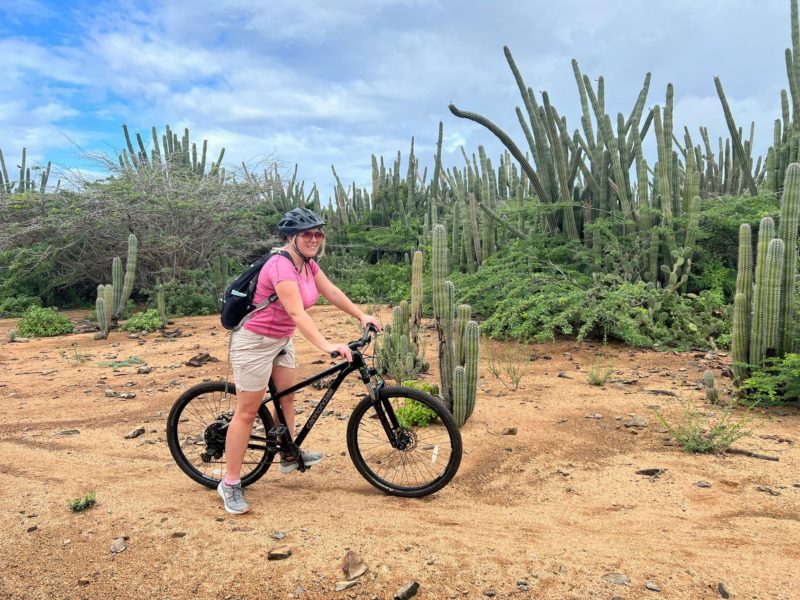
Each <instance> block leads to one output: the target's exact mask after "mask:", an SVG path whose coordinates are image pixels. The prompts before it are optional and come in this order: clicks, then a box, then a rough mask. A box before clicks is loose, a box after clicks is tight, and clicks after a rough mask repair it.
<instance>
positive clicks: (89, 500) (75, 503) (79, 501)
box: [67, 492, 97, 512]
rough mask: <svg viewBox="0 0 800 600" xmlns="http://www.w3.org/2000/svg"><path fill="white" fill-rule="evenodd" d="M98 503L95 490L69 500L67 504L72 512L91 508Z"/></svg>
mask: <svg viewBox="0 0 800 600" xmlns="http://www.w3.org/2000/svg"><path fill="white" fill-rule="evenodd" d="M96 503H97V499H96V494H95V492H89V493H88V494H86V495H85V496H80V497H78V498H73V499H72V500H67V506H69V509H70V510H71V511H72V512H82V511H84V510H86V509H87V508H91V507H92V506H94V505H95V504H96Z"/></svg>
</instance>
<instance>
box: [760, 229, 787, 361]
mask: <svg viewBox="0 0 800 600" xmlns="http://www.w3.org/2000/svg"><path fill="white" fill-rule="evenodd" d="M784 255H785V246H784V243H783V240H782V239H780V238H775V239H773V240H772V241H770V243H769V247H768V248H767V263H766V267H765V275H764V287H765V291H764V296H763V311H762V312H763V319H764V320H763V335H764V338H763V339H764V350H765V352H766V351H770V350H775V351H777V350H778V346H779V343H780V336H779V333H780V332H779V329H778V326H779V321H780V308H781V277H782V275H783V263H784Z"/></svg>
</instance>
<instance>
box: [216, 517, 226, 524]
mask: <svg viewBox="0 0 800 600" xmlns="http://www.w3.org/2000/svg"><path fill="white" fill-rule="evenodd" d="M214 520H215V521H216V522H217V523H224V522H225V517H217V518H216V519H214Z"/></svg>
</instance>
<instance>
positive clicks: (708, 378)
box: [703, 371, 719, 404]
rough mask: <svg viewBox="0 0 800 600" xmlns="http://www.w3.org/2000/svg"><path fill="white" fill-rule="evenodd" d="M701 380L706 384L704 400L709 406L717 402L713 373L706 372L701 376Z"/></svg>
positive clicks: (717, 392)
mask: <svg viewBox="0 0 800 600" xmlns="http://www.w3.org/2000/svg"><path fill="white" fill-rule="evenodd" d="M703 380H704V382H705V384H706V400H708V401H709V402H711V404H717V403H718V402H719V391H718V390H717V388H716V387H715V386H714V371H706V372H705V374H704V375H703Z"/></svg>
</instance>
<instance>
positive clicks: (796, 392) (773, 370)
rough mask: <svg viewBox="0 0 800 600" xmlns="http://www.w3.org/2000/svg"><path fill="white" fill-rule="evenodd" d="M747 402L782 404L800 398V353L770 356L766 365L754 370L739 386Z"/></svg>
mask: <svg viewBox="0 0 800 600" xmlns="http://www.w3.org/2000/svg"><path fill="white" fill-rule="evenodd" d="M739 394H740V395H741V396H742V397H743V398H745V399H746V401H747V403H748V404H750V403H757V404H760V405H772V404H782V403H786V402H797V401H798V400H800V354H787V355H786V356H784V357H783V358H769V359H767V361H766V365H765V366H764V367H763V368H761V369H756V370H754V371H753V373H752V374H751V376H750V377H749V378H748V379H745V380H744V381H743V382H742V385H741V386H740V387H739Z"/></svg>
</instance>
